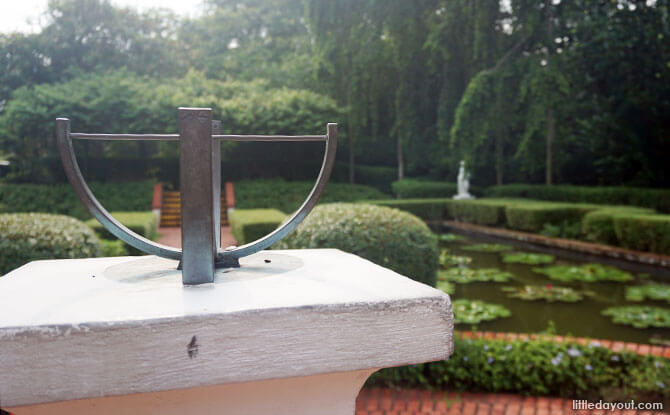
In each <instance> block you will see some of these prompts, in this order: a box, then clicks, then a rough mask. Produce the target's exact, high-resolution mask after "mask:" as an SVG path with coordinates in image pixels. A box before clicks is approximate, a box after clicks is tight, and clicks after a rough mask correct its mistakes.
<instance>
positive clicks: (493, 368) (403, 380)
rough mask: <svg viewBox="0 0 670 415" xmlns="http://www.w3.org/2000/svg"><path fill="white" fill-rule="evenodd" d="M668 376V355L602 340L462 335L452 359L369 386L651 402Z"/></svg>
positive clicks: (388, 375)
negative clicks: (614, 348) (612, 345)
mask: <svg viewBox="0 0 670 415" xmlns="http://www.w3.org/2000/svg"><path fill="white" fill-rule="evenodd" d="M668 379H670V361H669V360H668V359H664V358H662V357H655V356H652V355H645V356H642V355H638V354H636V353H631V352H627V351H621V352H613V351H611V350H610V349H608V348H605V347H602V346H600V345H599V344H598V343H591V344H590V345H580V344H576V343H567V342H565V343H555V342H553V341H549V340H542V339H539V340H531V341H510V342H507V341H505V340H486V339H476V340H475V339H473V340H470V339H459V338H457V339H456V340H455V341H454V354H453V355H452V356H451V357H450V358H449V359H448V360H443V361H439V362H432V363H426V364H421V365H412V366H404V367H397V368H390V369H382V370H381V371H379V372H377V373H375V374H374V375H372V377H371V378H370V379H369V380H368V382H367V386H387V387H409V388H431V389H442V390H444V389H449V390H459V391H468V392H493V393H518V394H522V395H528V396H537V395H545V396H547V395H548V396H560V397H566V398H579V399H590V400H597V399H604V400H610V401H614V400H617V401H618V400H628V399H636V400H642V399H644V400H646V401H649V402H652V401H664V400H666V399H667V398H668V397H670V387H668V386H669V385H668Z"/></svg>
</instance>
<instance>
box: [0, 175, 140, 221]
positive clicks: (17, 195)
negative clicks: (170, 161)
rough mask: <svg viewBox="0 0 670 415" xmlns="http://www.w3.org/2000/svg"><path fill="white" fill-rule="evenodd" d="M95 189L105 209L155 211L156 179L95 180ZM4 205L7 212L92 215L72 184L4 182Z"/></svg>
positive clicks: (1, 199)
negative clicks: (138, 180) (153, 200)
mask: <svg viewBox="0 0 670 415" xmlns="http://www.w3.org/2000/svg"><path fill="white" fill-rule="evenodd" d="M90 187H91V191H92V192H93V194H94V195H95V196H96V197H97V198H98V200H99V201H100V203H101V204H102V205H103V206H104V207H105V209H107V210H109V211H112V210H123V211H147V210H151V198H152V196H153V182H151V181H143V182H125V183H91V184H90ZM0 204H2V205H3V208H4V212H8V213H19V212H44V213H60V214H64V215H68V216H73V217H76V218H78V219H88V218H90V217H91V215H90V214H89V213H88V212H87V211H86V208H85V207H84V205H83V204H82V203H81V202H80V201H79V198H77V195H76V194H75V193H74V190H73V189H72V186H70V184H68V183H61V184H53V185H39V184H9V183H7V184H0Z"/></svg>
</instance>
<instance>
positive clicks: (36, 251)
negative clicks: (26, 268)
mask: <svg viewBox="0 0 670 415" xmlns="http://www.w3.org/2000/svg"><path fill="white" fill-rule="evenodd" d="M0 252H2V255H0V274H5V273H7V272H9V271H11V270H13V269H14V268H17V267H19V266H21V265H23V264H25V263H27V262H30V261H34V260H37V259H55V258H85V257H94V256H98V255H99V254H100V245H99V242H98V238H97V237H96V236H95V233H94V232H93V230H91V228H89V227H88V226H86V224H84V223H83V222H80V221H78V220H77V219H75V218H71V217H68V216H64V215H49V214H44V213H9V214H0Z"/></svg>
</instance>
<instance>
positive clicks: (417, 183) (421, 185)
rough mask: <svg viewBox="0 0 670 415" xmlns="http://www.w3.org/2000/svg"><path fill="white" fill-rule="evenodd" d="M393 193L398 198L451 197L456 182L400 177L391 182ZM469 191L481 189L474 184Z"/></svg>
mask: <svg viewBox="0 0 670 415" xmlns="http://www.w3.org/2000/svg"><path fill="white" fill-rule="evenodd" d="M391 187H392V188H393V194H394V195H395V196H396V197H397V198H398V199H412V198H436V197H439V198H442V197H447V198H452V197H453V196H454V195H455V194H456V193H457V192H458V188H457V187H458V186H457V185H456V183H450V182H443V181H435V180H423V179H402V180H396V181H395V182H393V183H391ZM470 193H472V194H473V195H476V196H478V195H481V190H480V189H479V188H478V187H476V186H470Z"/></svg>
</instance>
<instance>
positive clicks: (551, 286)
mask: <svg viewBox="0 0 670 415" xmlns="http://www.w3.org/2000/svg"><path fill="white" fill-rule="evenodd" d="M544 287H545V288H546V289H547V290H551V289H552V288H554V286H553V285H551V284H547V285H545V286H544Z"/></svg>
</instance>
